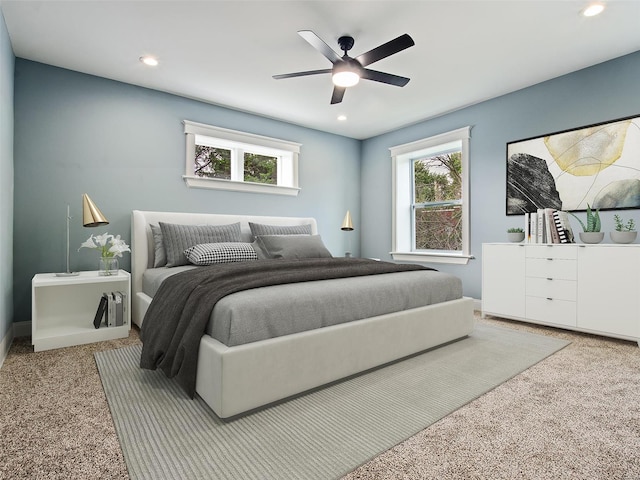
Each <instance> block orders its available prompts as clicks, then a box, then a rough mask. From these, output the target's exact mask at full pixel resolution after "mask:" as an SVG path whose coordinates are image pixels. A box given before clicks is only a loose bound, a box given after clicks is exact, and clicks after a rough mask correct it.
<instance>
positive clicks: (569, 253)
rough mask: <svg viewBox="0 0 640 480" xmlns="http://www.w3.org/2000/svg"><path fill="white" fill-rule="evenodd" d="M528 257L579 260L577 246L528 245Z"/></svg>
mask: <svg viewBox="0 0 640 480" xmlns="http://www.w3.org/2000/svg"><path fill="white" fill-rule="evenodd" d="M526 255H527V258H556V259H563V260H575V259H577V258H578V248H577V247H576V246H575V245H567V246H564V245H558V244H542V245H527V253H526Z"/></svg>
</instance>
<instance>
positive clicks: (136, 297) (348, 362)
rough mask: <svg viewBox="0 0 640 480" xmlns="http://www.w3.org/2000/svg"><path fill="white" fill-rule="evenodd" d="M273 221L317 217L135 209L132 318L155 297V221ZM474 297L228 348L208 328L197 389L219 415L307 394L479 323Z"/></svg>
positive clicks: (245, 228)
mask: <svg viewBox="0 0 640 480" xmlns="http://www.w3.org/2000/svg"><path fill="white" fill-rule="evenodd" d="M160 221H162V222H167V223H177V224H183V225H203V224H208V225H224V224H229V223H235V222H238V221H239V222H241V228H242V235H243V238H244V239H245V240H246V241H251V231H250V230H249V225H248V222H254V223H263V224H270V225H304V224H309V223H310V224H311V226H312V232H313V233H317V224H316V221H315V219H313V218H298V217H265V216H249V215H222V214H198V213H174V212H146V211H140V210H134V211H133V212H132V218H131V234H132V239H131V248H132V264H131V270H132V275H131V277H132V301H131V304H132V319H133V322H134V323H135V324H137V325H138V326H142V321H143V318H144V314H145V312H146V311H147V308H148V307H149V304H150V302H151V298H150V297H149V296H147V295H145V294H144V293H143V292H142V275H143V273H144V271H145V270H146V269H147V268H151V267H152V266H153V257H154V245H153V236H152V234H151V228H150V227H149V225H150V224H158V222H160ZM473 323H474V321H473V299H471V298H466V297H465V298H461V299H458V300H452V301H449V302H444V303H439V304H436V305H431V306H428V307H421V308H415V309H412V310H405V311H402V312H398V313H393V314H388V315H381V316H377V317H372V318H368V319H364V320H358V321H355V322H349V323H344V324H340V325H335V326H331V327H325V328H320V329H317V330H311V331H306V332H301V333H296V334H292V335H286V336H284V337H278V338H273V339H269V340H262V341H259V342H254V343H250V344H246V345H239V346H235V347H227V346H226V345H224V344H222V343H220V342H218V341H217V340H215V339H213V338H212V337H210V336H209V335H204V336H203V337H202V340H201V341H200V349H199V352H198V373H197V379H196V392H197V393H198V395H200V396H201V397H202V398H203V399H204V401H205V402H206V403H207V404H208V405H209V406H210V407H211V408H212V409H213V411H214V412H215V413H216V414H217V415H218V416H219V417H221V418H228V417H231V416H234V415H238V414H240V413H244V412H247V411H249V410H252V409H255V408H258V407H261V406H264V405H267V404H269V403H272V402H275V401H278V400H282V399H284V398H287V397H290V396H292V395H296V394H298V393H302V392H304V391H307V390H309V389H312V388H315V387H319V386H321V385H324V384H327V383H330V382H333V381H335V380H339V379H341V378H345V377H348V376H350V375H353V374H356V373H360V372H363V371H365V370H368V369H370V368H373V367H377V366H379V365H382V364H385V363H388V362H391V361H394V360H398V359H401V358H403V357H406V356H408V355H412V354H414V353H418V352H421V351H423V350H427V349H429V348H432V347H435V346H438V345H441V344H443V343H447V342H450V341H452V340H456V339H458V338H461V337H464V336H466V335H468V334H469V333H471V331H472V330H473Z"/></svg>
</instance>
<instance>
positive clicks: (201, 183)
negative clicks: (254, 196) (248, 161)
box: [182, 175, 300, 196]
mask: <svg viewBox="0 0 640 480" xmlns="http://www.w3.org/2000/svg"><path fill="white" fill-rule="evenodd" d="M182 178H183V179H184V181H185V183H186V184H187V186H188V187H190V188H210V189H214V190H232V191H236V192H249V193H269V194H273V195H290V196H297V195H298V192H299V191H300V189H299V188H296V187H285V186H282V185H268V184H262V183H252V182H235V181H232V180H218V179H215V178H201V177H192V176H189V175H183V176H182Z"/></svg>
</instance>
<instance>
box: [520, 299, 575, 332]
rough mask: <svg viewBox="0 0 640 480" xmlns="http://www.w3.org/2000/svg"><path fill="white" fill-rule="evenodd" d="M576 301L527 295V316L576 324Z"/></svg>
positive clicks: (541, 320)
mask: <svg viewBox="0 0 640 480" xmlns="http://www.w3.org/2000/svg"><path fill="white" fill-rule="evenodd" d="M576 305H577V304H576V302H570V301H567V300H559V299H551V300H550V299H547V298H543V297H527V299H526V307H525V308H526V312H527V318H529V319H531V320H534V321H538V322H544V323H554V324H557V325H566V326H568V327H575V326H576Z"/></svg>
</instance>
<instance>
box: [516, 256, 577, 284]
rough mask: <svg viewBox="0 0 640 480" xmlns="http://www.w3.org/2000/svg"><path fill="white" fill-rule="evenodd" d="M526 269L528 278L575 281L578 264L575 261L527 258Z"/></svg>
mask: <svg viewBox="0 0 640 480" xmlns="http://www.w3.org/2000/svg"><path fill="white" fill-rule="evenodd" d="M525 269H526V270H525V271H526V276H527V277H543V278H554V279H561V280H575V279H576V277H577V264H576V261H575V260H559V259H556V258H527V260H526V265H525Z"/></svg>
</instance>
